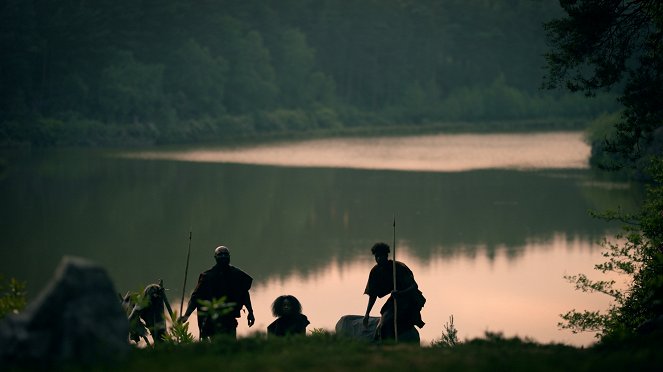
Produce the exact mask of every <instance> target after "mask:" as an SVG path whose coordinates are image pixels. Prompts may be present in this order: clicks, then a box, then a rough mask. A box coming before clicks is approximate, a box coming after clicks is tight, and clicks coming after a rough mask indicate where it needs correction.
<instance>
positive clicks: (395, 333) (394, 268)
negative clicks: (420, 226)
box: [392, 213, 398, 342]
mask: <svg viewBox="0 0 663 372" xmlns="http://www.w3.org/2000/svg"><path fill="white" fill-rule="evenodd" d="M393 226H394V241H393V245H394V257H393V258H394V259H393V260H392V262H393V270H392V271H393V278H394V291H395V290H396V214H395V213H394V225H393ZM392 297H393V298H394V341H396V342H398V306H397V304H396V296H392Z"/></svg>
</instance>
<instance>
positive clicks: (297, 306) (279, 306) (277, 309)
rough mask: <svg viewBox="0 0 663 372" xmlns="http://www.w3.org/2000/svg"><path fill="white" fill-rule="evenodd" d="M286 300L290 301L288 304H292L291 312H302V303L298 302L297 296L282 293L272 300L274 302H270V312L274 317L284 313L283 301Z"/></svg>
mask: <svg viewBox="0 0 663 372" xmlns="http://www.w3.org/2000/svg"><path fill="white" fill-rule="evenodd" d="M286 300H288V302H290V305H291V306H292V312H293V313H294V314H301V313H302V304H301V303H300V302H299V300H298V299H297V297H295V296H292V295H283V296H279V297H277V298H276V300H274V303H272V314H273V315H274V316H275V317H279V318H280V317H282V316H283V315H285V314H284V313H283V303H284V302H285V301H286Z"/></svg>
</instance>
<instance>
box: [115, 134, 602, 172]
mask: <svg viewBox="0 0 663 372" xmlns="http://www.w3.org/2000/svg"><path fill="white" fill-rule="evenodd" d="M590 151H591V149H590V147H589V146H588V145H587V144H586V143H585V142H584V140H583V134H582V133H581V132H553V133H527V134H437V135H425V136H408V137H381V138H343V139H316V140H307V141H300V142H285V143H277V144H266V145H265V144H263V145H257V146H247V147H241V148H213V149H193V150H184V151H168V152H164V151H159V152H134V153H128V154H124V155H123V156H128V157H132V158H140V159H161V160H178V161H193V162H211V163H240V164H263V165H277V166H286V167H308V168H310V167H331V168H359V169H388V170H407V171H424V172H457V171H468V170H477V169H554V168H562V169H568V168H575V169H586V168H588V167H589V164H588V158H589V153H590Z"/></svg>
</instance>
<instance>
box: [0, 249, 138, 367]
mask: <svg viewBox="0 0 663 372" xmlns="http://www.w3.org/2000/svg"><path fill="white" fill-rule="evenodd" d="M128 332H129V324H128V321H127V318H126V314H125V313H124V311H122V306H121V305H120V301H119V300H118V297H117V293H116V292H115V288H114V286H113V283H112V282H111V280H110V277H109V276H108V274H107V273H106V270H105V269H104V268H103V267H101V266H99V265H96V264H94V263H92V262H90V261H87V260H85V259H81V258H75V257H64V258H63V259H62V261H61V262H60V264H59V266H58V268H57V269H56V271H55V277H54V278H53V280H52V281H51V282H50V283H49V284H48V285H47V286H46V288H44V289H43V290H42V291H41V293H40V294H39V295H38V296H37V298H36V299H35V300H34V301H33V302H32V303H30V304H29V305H28V306H27V308H26V309H25V310H24V311H23V312H21V313H19V314H16V315H10V316H8V317H7V318H5V319H4V320H3V321H2V322H1V323H0V361H5V362H12V361H61V360H79V361H92V360H98V359H99V358H108V357H110V358H113V357H116V356H122V355H124V354H126V352H127V351H128V350H129V344H128V342H127V335H128Z"/></svg>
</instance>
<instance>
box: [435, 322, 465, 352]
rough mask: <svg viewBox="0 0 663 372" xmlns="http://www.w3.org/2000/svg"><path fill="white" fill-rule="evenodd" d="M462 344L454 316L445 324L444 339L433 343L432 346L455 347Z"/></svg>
mask: <svg viewBox="0 0 663 372" xmlns="http://www.w3.org/2000/svg"><path fill="white" fill-rule="evenodd" d="M458 344H460V341H459V340H458V330H457V329H456V326H455V325H454V316H453V314H452V315H450V316H449V321H448V322H446V323H444V329H443V330H442V338H440V339H439V340H435V341H433V342H432V344H431V346H433V347H454V346H456V345H458Z"/></svg>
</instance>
